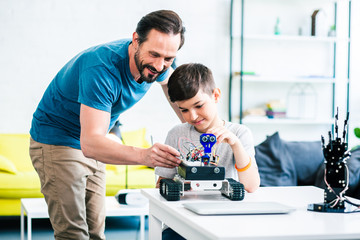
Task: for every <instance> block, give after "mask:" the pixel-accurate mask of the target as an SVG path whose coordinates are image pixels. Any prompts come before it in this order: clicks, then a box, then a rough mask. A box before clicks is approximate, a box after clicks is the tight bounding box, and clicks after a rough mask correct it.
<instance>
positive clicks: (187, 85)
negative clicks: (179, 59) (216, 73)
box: [168, 63, 215, 102]
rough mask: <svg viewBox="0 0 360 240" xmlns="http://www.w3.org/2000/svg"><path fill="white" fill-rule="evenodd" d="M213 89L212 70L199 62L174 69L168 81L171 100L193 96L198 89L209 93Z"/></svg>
mask: <svg viewBox="0 0 360 240" xmlns="http://www.w3.org/2000/svg"><path fill="white" fill-rule="evenodd" d="M214 89H215V82H214V78H213V75H212V72H211V70H210V69H209V68H207V67H206V66H204V65H202V64H200V63H189V64H183V65H181V66H179V67H177V68H176V69H175V71H174V72H173V73H172V74H171V76H170V78H169V82H168V94H169V97H170V101H171V102H176V101H183V100H187V99H190V98H192V97H194V96H195V95H196V94H197V93H198V92H199V90H202V91H203V92H204V93H207V94H209V95H211V94H212V93H213V91H214Z"/></svg>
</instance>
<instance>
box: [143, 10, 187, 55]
mask: <svg viewBox="0 0 360 240" xmlns="http://www.w3.org/2000/svg"><path fill="white" fill-rule="evenodd" d="M152 29H155V30H157V31H159V32H162V33H166V34H174V35H177V34H180V46H179V49H180V48H181V47H182V46H183V45H184V42H185V36H184V33H185V27H184V26H183V23H182V20H181V18H180V17H179V15H177V13H175V12H174V11H171V10H159V11H155V12H151V13H149V14H147V15H145V16H144V17H142V18H141V20H140V21H139V23H138V24H137V27H136V32H137V34H138V35H139V40H138V41H139V45H141V44H142V43H143V42H145V41H146V40H147V36H148V33H149V32H150V30H152Z"/></svg>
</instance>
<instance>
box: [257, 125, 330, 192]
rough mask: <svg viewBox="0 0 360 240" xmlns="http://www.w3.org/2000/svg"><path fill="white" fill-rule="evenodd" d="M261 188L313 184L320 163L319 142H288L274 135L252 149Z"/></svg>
mask: <svg viewBox="0 0 360 240" xmlns="http://www.w3.org/2000/svg"><path fill="white" fill-rule="evenodd" d="M255 153H256V155H255V158H256V162H257V164H258V166H259V173H260V178H261V186H296V185H314V184H315V181H316V176H317V173H318V170H319V168H320V167H321V166H322V163H323V153H322V149H321V143H320V141H303V142H301V141H299V142H290V141H285V140H282V139H281V138H280V136H279V133H278V132H276V133H274V134H273V135H271V136H268V137H267V139H266V140H265V141H264V142H262V143H261V144H259V145H257V146H256V147H255Z"/></svg>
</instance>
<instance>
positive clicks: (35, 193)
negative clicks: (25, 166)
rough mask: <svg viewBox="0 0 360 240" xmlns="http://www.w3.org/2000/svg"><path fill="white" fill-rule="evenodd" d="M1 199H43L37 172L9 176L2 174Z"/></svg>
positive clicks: (0, 177)
mask: <svg viewBox="0 0 360 240" xmlns="http://www.w3.org/2000/svg"><path fill="white" fill-rule="evenodd" d="M0 183H1V184H0V196H1V198H32V197H43V195H42V194H41V192H40V180H39V176H38V175H37V173H36V172H35V171H29V172H17V173H16V174H9V173H4V172H0Z"/></svg>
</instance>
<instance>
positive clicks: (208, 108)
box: [175, 88, 222, 133]
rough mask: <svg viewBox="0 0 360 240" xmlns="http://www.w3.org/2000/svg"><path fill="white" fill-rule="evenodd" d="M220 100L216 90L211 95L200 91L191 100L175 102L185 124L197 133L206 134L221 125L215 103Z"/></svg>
mask: <svg viewBox="0 0 360 240" xmlns="http://www.w3.org/2000/svg"><path fill="white" fill-rule="evenodd" d="M219 98H220V90H219V89H218V88H216V89H215V90H214V91H213V93H212V94H211V95H208V94H206V93H204V92H203V91H202V90H200V91H199V92H198V93H197V94H196V95H195V96H194V97H193V98H190V99H187V100H183V101H176V102H175V103H176V104H177V105H178V107H179V109H180V111H181V114H182V116H183V118H184V119H185V121H186V122H188V123H189V124H191V125H193V126H194V127H195V129H196V130H197V131H199V132H202V133H206V132H207V131H208V130H209V129H210V128H212V127H214V126H216V124H221V123H222V122H221V120H220V119H219V117H218V113H217V108H216V103H217V102H218V100H219Z"/></svg>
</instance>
